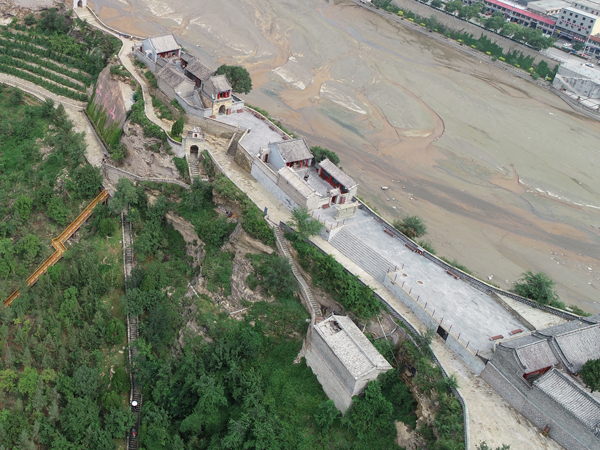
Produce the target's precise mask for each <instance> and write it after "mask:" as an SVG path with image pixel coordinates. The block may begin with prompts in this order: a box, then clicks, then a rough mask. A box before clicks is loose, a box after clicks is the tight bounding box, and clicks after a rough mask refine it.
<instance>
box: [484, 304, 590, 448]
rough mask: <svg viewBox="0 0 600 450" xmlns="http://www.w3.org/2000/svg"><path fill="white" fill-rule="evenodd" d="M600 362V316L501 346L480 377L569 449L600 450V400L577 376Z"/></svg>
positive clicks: (569, 323) (500, 344)
mask: <svg viewBox="0 0 600 450" xmlns="http://www.w3.org/2000/svg"><path fill="white" fill-rule="evenodd" d="M598 358H600V315H595V316H591V317H582V318H581V319H579V320H573V321H570V322H566V323H564V324H561V325H556V326H553V327H549V328H546V329H543V330H538V331H534V332H533V333H531V334H530V335H527V336H523V337H519V338H514V339H508V340H505V341H501V342H499V343H498V344H497V345H496V347H495V350H494V353H493V356H492V358H491V359H490V360H489V361H488V363H487V364H486V366H485V369H484V370H483V372H482V373H481V376H482V377H483V378H484V379H485V380H486V381H487V382H488V383H489V384H490V385H491V386H492V387H493V388H494V389H495V390H496V391H497V392H498V393H499V394H500V395H502V396H503V397H504V398H505V399H506V400H507V401H508V402H509V403H510V404H511V405H512V406H513V407H515V408H516V409H517V410H518V411H519V412H520V413H521V414H523V415H524V416H525V417H527V418H528V419H529V420H531V421H532V422H533V423H534V424H536V425H537V426H538V427H539V428H541V429H542V430H544V431H545V432H547V433H548V434H549V435H550V437H552V438H553V439H554V440H556V441H557V442H558V443H559V444H560V445H562V446H563V447H565V448H568V449H574V450H580V449H581V450H583V449H600V402H598V400H597V399H596V398H595V397H593V396H592V395H590V393H589V392H588V389H587V388H586V387H585V385H584V384H583V383H582V382H581V380H580V379H579V377H578V376H577V373H578V372H579V371H580V370H581V367H582V366H583V364H585V362H587V361H589V360H591V359H598Z"/></svg>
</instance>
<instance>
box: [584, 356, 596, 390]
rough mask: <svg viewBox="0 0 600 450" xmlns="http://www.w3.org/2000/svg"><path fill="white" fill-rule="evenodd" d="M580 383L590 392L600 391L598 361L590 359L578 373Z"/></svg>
mask: <svg viewBox="0 0 600 450" xmlns="http://www.w3.org/2000/svg"><path fill="white" fill-rule="evenodd" d="M579 375H580V376H581V381H583V382H584V383H585V385H586V386H587V387H589V388H590V389H591V391H592V392H594V391H598V390H600V359H590V360H589V361H587V362H586V363H585V364H584V365H583V367H582V368H581V370H580V371H579Z"/></svg>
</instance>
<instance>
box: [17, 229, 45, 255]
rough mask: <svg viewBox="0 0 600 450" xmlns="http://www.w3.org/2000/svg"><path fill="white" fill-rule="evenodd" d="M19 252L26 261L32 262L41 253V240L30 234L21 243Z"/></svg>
mask: <svg viewBox="0 0 600 450" xmlns="http://www.w3.org/2000/svg"><path fill="white" fill-rule="evenodd" d="M18 248H19V251H20V252H21V254H22V255H23V258H25V260H26V261H28V262H31V261H33V260H34V259H35V257H36V256H38V255H39V253H40V248H41V243H40V238H39V237H37V236H36V235H34V234H28V235H27V236H25V237H24V238H23V239H21V240H20V241H19V244H18Z"/></svg>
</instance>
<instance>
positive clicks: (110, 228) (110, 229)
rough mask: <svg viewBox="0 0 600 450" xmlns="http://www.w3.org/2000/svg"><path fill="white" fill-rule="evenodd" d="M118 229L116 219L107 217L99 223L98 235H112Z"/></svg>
mask: <svg viewBox="0 0 600 450" xmlns="http://www.w3.org/2000/svg"><path fill="white" fill-rule="evenodd" d="M116 229H117V226H116V225H115V221H114V220H113V219H111V218H108V217H107V218H105V219H102V220H101V221H100V223H99V224H98V235H100V236H101V237H106V236H112V235H113V234H114V232H115V231H116Z"/></svg>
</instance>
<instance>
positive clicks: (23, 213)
mask: <svg viewBox="0 0 600 450" xmlns="http://www.w3.org/2000/svg"><path fill="white" fill-rule="evenodd" d="M19 92H21V91H19ZM32 206H33V199H32V198H31V197H29V196H28V195H20V196H19V197H17V199H16V200H15V203H14V204H13V207H14V209H15V212H16V213H17V214H18V215H19V217H21V219H23V220H27V219H29V216H30V215H31V207H32Z"/></svg>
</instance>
